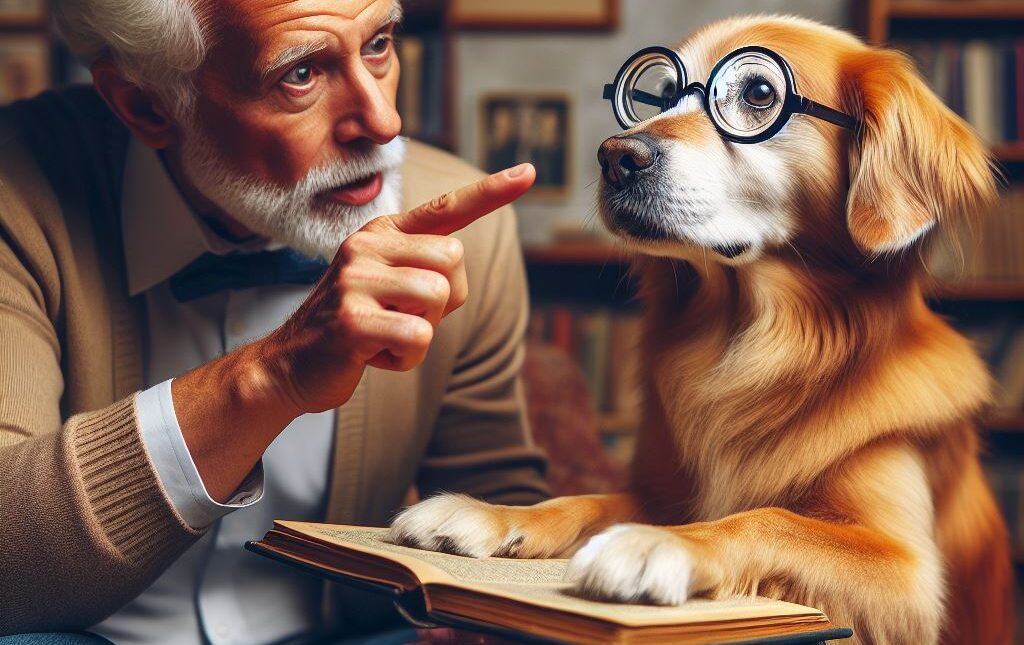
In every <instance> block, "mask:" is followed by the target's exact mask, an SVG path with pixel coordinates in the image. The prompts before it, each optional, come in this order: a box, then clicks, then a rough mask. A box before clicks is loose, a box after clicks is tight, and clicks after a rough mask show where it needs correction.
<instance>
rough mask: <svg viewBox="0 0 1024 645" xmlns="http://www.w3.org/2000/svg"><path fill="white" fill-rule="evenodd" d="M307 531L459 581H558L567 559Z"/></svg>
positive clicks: (359, 532)
mask: <svg viewBox="0 0 1024 645" xmlns="http://www.w3.org/2000/svg"><path fill="white" fill-rule="evenodd" d="M303 528H304V530H305V531H306V532H310V533H315V534H317V535H319V536H321V537H328V538H332V539H333V540H337V541H340V542H341V543H342V544H346V545H358V546H361V547H364V548H367V549H372V550H373V551H383V552H385V553H396V554H401V555H405V556H409V557H413V558H416V559H417V560H420V561H423V562H426V563H427V564H429V565H432V566H434V567H436V568H438V569H440V570H441V571H444V572H445V573H446V574H448V575H449V576H451V577H452V578H455V579H456V580H459V581H461V582H498V583H524V584H537V583H544V582H561V581H562V579H563V578H564V577H565V568H566V566H567V565H568V562H569V561H568V560H512V559H508V558H484V559H481V560H478V559H476V558H467V557H464V556H461V555H450V554H447V553H437V552H436V551H424V550H422V549H413V548H410V547H407V546H399V545H397V544H391V543H390V542H386V541H385V538H386V537H387V534H388V532H387V529H374V530H366V529H359V528H354V529H349V528H347V527H341V526H338V527H326V526H319V527H314V526H313V525H308V524H307V525H305V526H304V527H303Z"/></svg>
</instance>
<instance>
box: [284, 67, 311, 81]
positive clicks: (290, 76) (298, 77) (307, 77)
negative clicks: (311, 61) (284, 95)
mask: <svg viewBox="0 0 1024 645" xmlns="http://www.w3.org/2000/svg"><path fill="white" fill-rule="evenodd" d="M311 80H313V66H312V65H296V66H295V67H293V68H292V69H291V71H289V72H288V73H287V74H285V77H284V78H282V79H281V82H282V83H287V84H289V85H307V84H309V82H310V81H311Z"/></svg>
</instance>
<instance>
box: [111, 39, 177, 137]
mask: <svg viewBox="0 0 1024 645" xmlns="http://www.w3.org/2000/svg"><path fill="white" fill-rule="evenodd" d="M92 80H93V84H94V85H95V86H96V91H97V92H99V95H100V96H101V97H103V100H104V101H105V102H106V104H107V105H108V106H109V107H110V109H111V111H113V112H114V114H116V115H117V117H118V118H119V119H120V120H121V122H122V123H124V124H125V126H126V127H127V128H128V129H129V130H131V133H132V134H133V135H134V136H135V138H136V139H138V140H139V141H141V142H142V143H144V144H146V145H147V146H149V147H151V148H154V149H161V148H166V147H167V146H169V145H171V143H173V141H174V121H173V119H171V118H170V115H169V114H168V112H167V111H166V110H165V109H164V108H163V106H161V105H160V103H159V102H158V101H157V100H156V98H155V97H153V96H152V95H150V94H149V93H147V92H145V91H143V90H142V88H140V87H139V86H138V85H136V84H134V83H132V82H131V81H128V80H126V79H125V78H124V76H123V75H122V74H121V72H120V70H118V69H117V66H116V65H115V64H114V61H112V60H110V59H109V58H102V59H100V60H98V61H96V62H95V63H93V65H92Z"/></svg>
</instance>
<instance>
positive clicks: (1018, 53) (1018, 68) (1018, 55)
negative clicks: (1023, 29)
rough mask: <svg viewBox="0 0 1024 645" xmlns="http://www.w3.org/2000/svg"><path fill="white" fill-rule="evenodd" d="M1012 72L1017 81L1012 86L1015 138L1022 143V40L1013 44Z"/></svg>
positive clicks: (1023, 128)
mask: <svg viewBox="0 0 1024 645" xmlns="http://www.w3.org/2000/svg"><path fill="white" fill-rule="evenodd" d="M1014 54H1015V56H1014V59H1015V60H1014V63H1015V64H1014V71H1015V72H1016V76H1017V81H1016V82H1015V83H1014V86H1015V88H1016V90H1017V92H1016V94H1017V105H1016V109H1017V137H1016V139H1017V140H1018V141H1024V40H1018V41H1017V42H1016V43H1015V44H1014Z"/></svg>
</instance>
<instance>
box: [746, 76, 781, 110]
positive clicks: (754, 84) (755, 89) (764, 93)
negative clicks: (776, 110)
mask: <svg viewBox="0 0 1024 645" xmlns="http://www.w3.org/2000/svg"><path fill="white" fill-rule="evenodd" d="M743 100H744V102H746V103H747V104H748V105H750V106H752V107H756V108H766V107H771V106H772V104H773V103H775V89H774V88H773V87H772V86H771V85H769V84H768V82H767V81H765V80H764V79H754V80H752V81H750V82H749V83H747V86H746V87H745V88H743Z"/></svg>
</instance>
